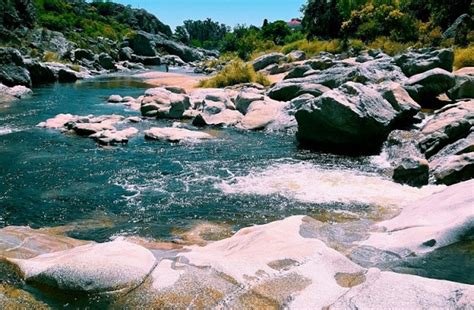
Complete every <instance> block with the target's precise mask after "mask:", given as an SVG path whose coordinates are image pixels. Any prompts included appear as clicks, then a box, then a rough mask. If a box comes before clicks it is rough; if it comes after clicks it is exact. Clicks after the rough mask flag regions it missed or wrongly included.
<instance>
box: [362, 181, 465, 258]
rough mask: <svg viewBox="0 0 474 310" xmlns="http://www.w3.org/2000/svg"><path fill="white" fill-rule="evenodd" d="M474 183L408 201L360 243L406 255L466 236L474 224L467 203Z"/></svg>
mask: <svg viewBox="0 0 474 310" xmlns="http://www.w3.org/2000/svg"><path fill="white" fill-rule="evenodd" d="M473 186H474V180H471V181H466V182H462V183H459V184H455V185H452V186H449V187H448V188H446V189H445V190H443V191H441V192H438V193H435V194H433V195H431V196H428V197H425V198H422V199H419V200H416V201H414V202H412V203H409V204H408V205H407V206H405V207H404V208H403V209H402V212H401V213H400V214H399V215H398V216H396V217H394V218H393V219H391V220H388V221H384V222H381V223H379V224H377V225H376V226H377V228H378V229H377V230H378V232H373V233H371V234H370V237H369V238H368V239H367V240H365V241H362V242H360V243H359V244H360V245H365V246H372V247H375V248H377V249H381V250H384V251H390V252H393V253H396V254H398V255H400V256H401V257H407V256H413V255H417V256H418V255H421V254H423V253H427V252H431V251H433V250H435V249H438V248H441V247H444V246H447V245H450V244H453V243H456V242H458V241H460V240H463V238H466V237H468V236H469V234H470V233H471V234H472V229H473V228H474V221H473V220H472V218H473V210H472V208H469V207H467V206H471V205H472V204H473V203H474V191H472V188H473Z"/></svg>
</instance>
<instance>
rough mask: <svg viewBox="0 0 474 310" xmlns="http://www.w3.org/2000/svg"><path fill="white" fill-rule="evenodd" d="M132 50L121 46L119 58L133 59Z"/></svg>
mask: <svg viewBox="0 0 474 310" xmlns="http://www.w3.org/2000/svg"><path fill="white" fill-rule="evenodd" d="M132 55H133V50H132V49H131V48H130V47H128V46H127V47H122V48H121V49H119V59H120V60H125V61H132V60H133V57H132Z"/></svg>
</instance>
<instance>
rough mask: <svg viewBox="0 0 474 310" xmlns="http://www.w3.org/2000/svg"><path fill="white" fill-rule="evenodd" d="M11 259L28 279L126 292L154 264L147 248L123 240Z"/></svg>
mask: <svg viewBox="0 0 474 310" xmlns="http://www.w3.org/2000/svg"><path fill="white" fill-rule="evenodd" d="M12 261H13V262H14V263H15V264H17V265H18V266H19V268H20V269H21V271H22V272H23V274H24V277H25V279H26V280H27V281H28V282H32V283H35V284H38V285H45V286H49V287H53V288H56V289H60V290H65V291H76V292H84V293H106V292H113V291H118V290H122V291H129V290H131V289H133V288H135V287H137V286H138V285H140V284H141V283H142V282H143V281H144V280H145V278H146V277H147V276H148V275H149V274H150V273H151V271H152V270H153V268H154V267H155V257H154V256H153V254H152V253H151V252H150V251H149V250H147V249H145V248H144V247H141V246H139V245H136V244H133V243H129V242H125V241H113V242H107V243H100V244H89V245H84V246H79V247H76V248H74V249H70V250H66V251H62V252H56V253H51V254H44V255H40V256H37V257H35V258H31V259H27V260H21V259H12Z"/></svg>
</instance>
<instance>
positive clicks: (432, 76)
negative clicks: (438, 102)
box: [404, 68, 456, 106]
mask: <svg viewBox="0 0 474 310" xmlns="http://www.w3.org/2000/svg"><path fill="white" fill-rule="evenodd" d="M455 84H456V80H455V77H454V74H452V73H451V72H448V71H446V70H443V69H440V68H435V69H431V70H428V71H426V72H423V73H420V74H417V75H414V76H412V77H411V78H409V79H408V80H407V81H406V82H405V84H404V86H405V89H406V90H407V91H408V92H409V93H410V95H411V96H412V97H413V99H415V100H416V101H417V102H418V103H419V104H420V105H422V106H428V105H429V104H430V103H431V102H432V101H433V100H434V99H435V98H436V97H437V96H438V95H441V94H443V93H445V92H447V91H448V90H450V89H451V88H453V87H454V86H455Z"/></svg>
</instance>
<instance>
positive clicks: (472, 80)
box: [447, 75, 474, 100]
mask: <svg viewBox="0 0 474 310" xmlns="http://www.w3.org/2000/svg"><path fill="white" fill-rule="evenodd" d="M447 95H448V97H449V99H451V100H459V99H468V98H474V75H456V84H455V85H454V87H453V88H451V89H450V90H449V91H448V92H447Z"/></svg>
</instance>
